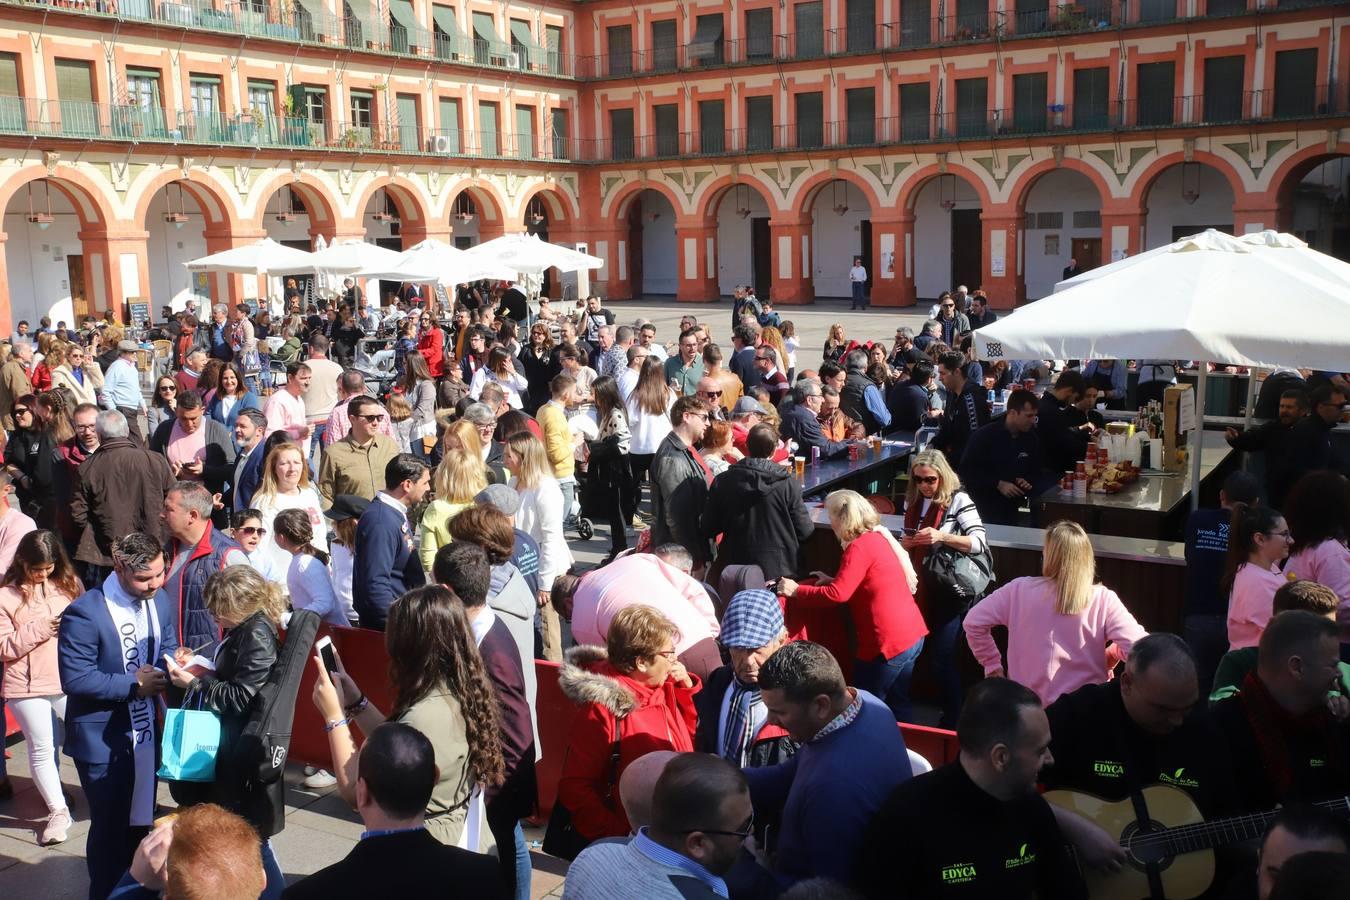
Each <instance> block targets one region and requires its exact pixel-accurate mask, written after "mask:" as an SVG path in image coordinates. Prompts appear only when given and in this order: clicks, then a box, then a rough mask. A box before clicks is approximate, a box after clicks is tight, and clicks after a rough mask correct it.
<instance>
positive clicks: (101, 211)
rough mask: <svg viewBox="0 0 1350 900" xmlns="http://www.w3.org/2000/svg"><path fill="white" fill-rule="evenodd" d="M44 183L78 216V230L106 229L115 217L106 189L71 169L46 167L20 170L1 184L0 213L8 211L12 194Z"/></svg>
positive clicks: (66, 167)
mask: <svg viewBox="0 0 1350 900" xmlns="http://www.w3.org/2000/svg"><path fill="white" fill-rule="evenodd" d="M44 180H45V181H46V182H47V183H48V184H50V185H51V186H52V187H54V188H56V189H57V190H58V191H60V192H61V193H62V194H63V195H64V196H65V197H66V199H68V200H69V201H70V204H71V205H72V206H73V207H75V212H76V213H77V214H78V215H79V217H80V227H81V228H91V227H94V226H102V227H105V228H106V227H107V226H108V225H110V224H112V223H113V222H114V221H115V219H116V217H115V216H114V214H113V209H112V204H111V203H110V202H109V200H108V195H107V193H106V191H105V186H104V185H100V184H98V183H97V182H95V181H94V180H93V179H91V178H90V177H89V176H87V175H85V174H84V173H83V172H81V171H80V170H79V169H76V168H74V167H73V166H56V167H55V168H53V169H52V170H51V171H50V172H49V171H48V170H47V168H46V167H45V166H42V165H32V166H28V167H26V168H23V169H20V170H18V171H17V172H15V173H13V174H12V175H10V177H9V178H8V179H7V180H6V181H5V182H4V183H3V184H0V212H3V211H4V210H6V209H8V208H9V204H10V203H11V202H12V201H13V200H14V197H15V195H17V194H18V193H19V192H20V191H22V190H23V189H24V188H25V187H26V186H27V185H29V184H32V183H33V182H34V181H44Z"/></svg>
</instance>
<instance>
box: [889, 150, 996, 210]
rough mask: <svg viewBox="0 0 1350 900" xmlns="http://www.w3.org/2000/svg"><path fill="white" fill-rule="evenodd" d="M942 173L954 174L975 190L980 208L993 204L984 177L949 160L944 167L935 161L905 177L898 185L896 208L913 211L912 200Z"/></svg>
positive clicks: (986, 207)
mask: <svg viewBox="0 0 1350 900" xmlns="http://www.w3.org/2000/svg"><path fill="white" fill-rule="evenodd" d="M943 175H954V176H956V177H957V178H959V179H961V180H962V181H964V182H965V183H966V184H968V185H969V186H970V187H971V189H972V190H974V191H975V196H976V197H978V198H979V200H980V208H981V209H988V208H989V207H991V206H993V205H994V200H993V196H992V195H991V194H990V193H989V185H987V184H985V182H984V179H983V178H981V177H980V176H979V175H978V174H977V173H976V171H975V170H974V169H971V168H968V167H966V166H963V165H955V164H952V163H950V162H949V163H947V165H946V167H945V168H943V167H940V166H938V165H937V164H936V163H934V164H932V165H928V166H924V167H923V168H921V169H919V170H918V171H917V172H914V173H913V174H911V175H910V176H909V177H908V178H907V179H905V183H904V184H903V185H901V187H900V193H899V196H898V198H897V200H898V202H897V203H896V204H895V205H896V208H897V209H902V210H904V211H905V213H907V214H910V215H912V214H913V213H914V201H915V200H917V199H918V198H919V193H920V192H921V191H922V190H923V189H924V186H925V185H927V184H928V182H930V181H932V180H933V179H935V178H939V177H941V176H943Z"/></svg>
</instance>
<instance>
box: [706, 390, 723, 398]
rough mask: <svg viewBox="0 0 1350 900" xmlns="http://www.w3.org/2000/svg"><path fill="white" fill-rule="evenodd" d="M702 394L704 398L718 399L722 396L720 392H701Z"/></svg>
mask: <svg viewBox="0 0 1350 900" xmlns="http://www.w3.org/2000/svg"><path fill="white" fill-rule="evenodd" d="M702 394H703V396H705V397H720V396H722V392H721V391H702Z"/></svg>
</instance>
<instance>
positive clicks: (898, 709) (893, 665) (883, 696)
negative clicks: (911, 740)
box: [853, 638, 923, 722]
mask: <svg viewBox="0 0 1350 900" xmlns="http://www.w3.org/2000/svg"><path fill="white" fill-rule="evenodd" d="M921 650H923V638H919V639H918V640H917V641H915V642H914V644H913V646H911V647H909V648H908V649H905V650H902V651H900V652H899V653H897V654H896V655H895V656H892V657H891V658H890V659H885V658H883V657H881V656H878V657H876V658H875V659H869V660H862V659H858V660H854V662H853V684H854V685H855V686H857V687H860V688H862V689H863V690H865V691H867V692H868V693H870V694H872V695H873V696H875V697H876V698H877V699H878V700H882V701H884V702H885V703H886V705H887V706H889V707H890V708H891V712H892V713H894V714H895V720H896V721H897V722H908V721H910V719H911V718H912V717H913V714H914V709H913V705H912V704H911V703H910V700H909V683H910V681H911V680H912V679H913V677H914V661H915V660H917V659H918V658H919V652H920V651H921Z"/></svg>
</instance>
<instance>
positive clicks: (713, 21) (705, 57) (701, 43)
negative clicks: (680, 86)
mask: <svg viewBox="0 0 1350 900" xmlns="http://www.w3.org/2000/svg"><path fill="white" fill-rule="evenodd" d="M722 48H723V44H722V14H721V13H715V14H713V15H707V16H699V17H698V20H697V22H696V23H695V25H694V39H693V40H692V41H690V43H689V61H690V62H697V63H702V64H704V65H711V64H714V63H720V62H721V61H722V58H723V57H722Z"/></svg>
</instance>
